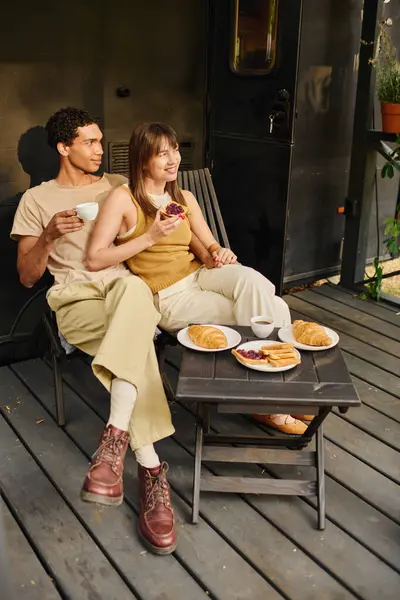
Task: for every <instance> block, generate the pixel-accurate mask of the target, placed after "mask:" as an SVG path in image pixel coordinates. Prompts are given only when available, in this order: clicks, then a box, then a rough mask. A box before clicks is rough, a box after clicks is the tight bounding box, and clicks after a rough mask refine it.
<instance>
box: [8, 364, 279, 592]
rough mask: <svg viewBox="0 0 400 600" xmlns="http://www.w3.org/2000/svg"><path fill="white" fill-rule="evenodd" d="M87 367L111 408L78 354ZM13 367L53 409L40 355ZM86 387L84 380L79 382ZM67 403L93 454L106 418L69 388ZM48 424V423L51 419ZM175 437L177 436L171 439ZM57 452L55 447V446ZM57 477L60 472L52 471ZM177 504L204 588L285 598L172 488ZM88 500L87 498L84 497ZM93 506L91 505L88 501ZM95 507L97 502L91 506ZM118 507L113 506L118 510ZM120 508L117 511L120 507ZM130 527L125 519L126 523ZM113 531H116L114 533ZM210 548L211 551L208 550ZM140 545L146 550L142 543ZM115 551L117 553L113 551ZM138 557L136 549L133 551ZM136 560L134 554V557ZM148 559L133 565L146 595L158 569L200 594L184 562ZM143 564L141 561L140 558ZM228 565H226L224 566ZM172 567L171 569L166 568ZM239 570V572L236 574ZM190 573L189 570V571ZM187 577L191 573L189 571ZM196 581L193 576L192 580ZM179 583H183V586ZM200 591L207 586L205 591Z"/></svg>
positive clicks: (128, 469) (175, 587) (128, 480)
mask: <svg viewBox="0 0 400 600" xmlns="http://www.w3.org/2000/svg"><path fill="white" fill-rule="evenodd" d="M79 365H80V366H81V367H82V369H83V373H84V377H85V378H86V380H87V382H88V386H89V388H90V389H91V396H90V401H91V402H92V403H93V404H94V405H95V408H96V409H97V410H98V411H99V412H100V413H103V415H106V413H107V411H108V395H107V392H105V390H103V388H101V387H100V388H99V390H100V392H101V393H102V394H103V398H104V399H105V401H104V402H103V403H102V402H101V401H100V398H101V396H100V394H99V393H98V391H97V390H96V387H95V386H94V385H93V384H96V383H97V382H96V380H94V377H93V375H92V373H91V370H90V368H89V367H88V366H87V365H85V364H84V363H83V362H81V361H79V360H76V362H75V363H74V362H72V363H71V367H72V368H73V369H77V367H78V366H79ZM15 370H16V371H17V372H18V373H19V374H20V376H21V377H23V379H24V381H25V382H26V383H27V384H28V385H29V387H30V388H31V389H32V391H34V392H35V393H36V394H38V395H39V396H40V398H41V401H42V402H44V404H45V405H46V407H47V408H48V409H49V410H50V411H51V412H52V413H53V414H54V410H53V408H52V406H53V390H52V387H51V372H50V370H49V369H48V368H47V367H46V365H44V364H43V363H42V362H41V361H35V363H34V364H33V362H28V363H22V364H19V365H15ZM81 376H82V375H81V373H80V372H79V375H78V378H79V379H81ZM80 389H81V390H82V386H80ZM65 392H66V398H67V407H68V422H67V426H66V429H67V431H68V433H69V435H70V436H71V437H72V438H73V439H74V441H75V442H77V443H79V446H80V447H81V448H82V449H83V450H84V451H85V452H86V453H87V454H88V455H90V454H91V453H93V451H94V450H95V448H96V444H97V440H98V437H99V435H100V432H101V429H102V427H104V422H103V421H101V420H100V419H99V417H97V416H96V415H95V414H94V413H93V411H92V410H90V409H89V408H88V407H87V406H86V405H85V404H84V403H83V402H82V401H81V400H80V399H79V398H77V397H76V395H75V394H74V393H73V392H71V391H70V390H68V388H67V389H66V390H65ZM49 427H50V425H49ZM51 427H52V429H57V427H56V425H55V424H54V423H51ZM171 443H173V442H171ZM54 452H55V451H54ZM59 452H60V453H61V455H63V454H64V453H65V452H66V449H65V448H63V449H60V450H59ZM182 452H183V451H182V450H181V453H182ZM70 455H71V451H69V452H68V460H70ZM56 459H57V456H56V458H55V465H56V464H57V460H56ZM136 470H137V469H136V461H135V460H134V458H133V455H132V454H131V453H128V455H127V459H126V461H125V470H124V473H125V496H126V497H127V498H128V500H129V502H130V504H132V505H133V506H134V507H135V508H136V510H138V503H137V496H138V489H137V477H136ZM79 475H80V477H78V478H77V480H76V481H75V482H73V483H74V485H73V486H72V487H71V490H70V493H71V494H75V495H76V496H78V494H79V488H80V485H81V483H82V480H83V476H84V472H82V473H80V474H79ZM54 476H55V477H57V474H55V475H54ZM172 500H173V504H174V508H175V514H176V517H177V523H178V532H179V545H178V550H177V554H178V555H179V557H180V560H181V561H183V562H184V563H185V564H188V565H189V567H190V569H191V571H192V572H193V573H196V576H197V577H198V578H199V579H200V580H201V581H203V584H204V588H206V589H207V590H209V591H210V593H212V594H213V595H214V596H216V597H218V598H226V599H227V600H228V599H229V598H231V597H233V595H234V594H237V597H240V598H243V599H248V600H253V599H254V600H263V599H264V598H266V597H268V598H271V600H278V598H281V596H280V594H278V593H277V592H276V591H275V590H274V588H273V587H271V585H270V584H269V583H268V582H267V581H266V580H265V579H263V578H262V577H260V575H259V574H258V573H257V572H256V571H255V570H254V569H253V568H252V567H251V566H250V565H249V564H248V563H247V562H245V561H244V560H243V559H242V558H241V557H240V556H239V555H238V554H237V553H236V552H235V551H234V550H233V549H232V548H231V546H230V545H228V544H227V543H226V542H225V541H224V539H222V538H221V537H219V536H218V534H216V533H215V532H214V530H213V529H212V528H211V527H210V526H209V525H207V523H205V522H202V523H201V524H200V527H196V528H193V527H192V526H190V525H188V520H189V514H190V513H189V508H188V506H187V505H186V504H185V503H184V502H182V500H181V499H180V498H179V496H177V495H176V494H173V498H172ZM79 503H80V501H79V499H78V502H77V503H76V510H79V512H80V514H82V516H85V515H84V513H83V510H84V507H82V508H81V507H80V506H79ZM80 504H84V503H80ZM84 506H90V505H84ZM90 510H91V511H93V508H90ZM114 512H115V511H114ZM117 513H118V511H117ZM116 520H118V515H116V517H115V519H114V520H113V522H112V523H111V524H110V526H111V529H112V530H114V528H115V527H116V523H115V521H116ZM85 521H86V522H88V516H87V515H86V516H85ZM95 525H96V524H95V523H91V522H90V521H89V522H88V526H90V527H95ZM125 529H126V523H125ZM130 529H131V530H132V531H133V534H132V535H131V536H129V537H128V538H127V540H126V541H127V543H130V544H140V542H139V541H138V540H137V535H136V527H132V526H131V525H130ZM113 535H115V533H114V534H113ZM210 548H212V549H213V552H212V553H210ZM140 550H143V548H142V547H140ZM113 556H114V554H113ZM135 557H136V555H135ZM115 558H116V559H117V560H118V564H121V562H122V561H123V560H124V556H123V555H122V556H121V555H118V556H115ZM125 560H127V561H128V562H127V565H126V568H127V569H128V568H129V566H130V569H131V570H132V553H131V554H129V553H128V554H126V555H125ZM135 560H136V558H135ZM145 560H146V562H147V563H149V564H148V567H147V569H146V571H147V574H146V572H144V568H145V565H142V566H140V567H138V568H137V569H135V573H136V577H137V579H138V581H136V582H135V587H136V589H138V590H139V587H138V586H139V585H141V586H142V587H141V588H140V590H139V591H140V592H141V593H142V594H143V597H145V598H146V599H147V598H149V599H150V598H160V597H161V596H160V593H161V590H160V589H159V590H158V591H157V593H156V594H151V589H148V590H147V591H146V592H145V593H143V589H142V588H143V586H144V585H147V586H150V587H151V585H152V579H153V577H152V575H151V574H152V573H154V572H155V570H156V571H157V573H158V577H157V582H158V585H160V586H161V589H164V588H168V590H169V594H170V595H169V596H168V598H171V600H172V598H174V599H175V598H198V597H199V593H197V594H196V590H195V589H194V587H193V589H190V588H188V586H187V585H186V587H185V573H180V572H179V571H178V568H180V565H179V563H178V562H175V568H174V564H173V561H174V559H173V558H172V557H165V558H164V559H163V560H162V562H161V564H160V558H159V557H154V556H152V555H150V554H149V555H147V556H146V557H145ZM138 565H139V563H138ZM224 566H225V567H226V568H225V569H224V568H223V567H224ZM168 571H169V573H168ZM235 573H236V574H238V575H237V576H235ZM186 575H187V574H186ZM187 577H188V575H187ZM192 582H193V586H194V584H195V581H194V580H192ZM179 588H181V589H179ZM201 593H202V596H201V597H203V595H204V597H206V596H205V594H204V592H202V591H201Z"/></svg>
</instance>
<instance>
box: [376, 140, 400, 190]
mask: <svg viewBox="0 0 400 600" xmlns="http://www.w3.org/2000/svg"><path fill="white" fill-rule="evenodd" d="M395 143H396V147H395V148H394V149H393V150H392V151H391V152H390V154H389V159H388V160H387V162H386V163H385V164H384V165H383V167H382V171H381V176H382V177H389V179H393V177H394V171H395V169H396V171H399V172H400V134H399V135H397V137H396V142H395Z"/></svg>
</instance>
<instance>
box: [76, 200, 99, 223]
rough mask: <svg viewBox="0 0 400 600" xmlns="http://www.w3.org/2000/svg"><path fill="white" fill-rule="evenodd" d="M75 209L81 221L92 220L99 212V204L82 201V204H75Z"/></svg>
mask: <svg viewBox="0 0 400 600" xmlns="http://www.w3.org/2000/svg"><path fill="white" fill-rule="evenodd" d="M75 210H76V212H77V213H78V217H79V218H80V219H82V220H83V221H94V220H95V218H96V217H97V214H98V212H99V205H98V204H97V202H84V203H83V204H77V205H76V206H75Z"/></svg>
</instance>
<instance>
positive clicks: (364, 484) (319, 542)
mask: <svg viewBox="0 0 400 600" xmlns="http://www.w3.org/2000/svg"><path fill="white" fill-rule="evenodd" d="M287 301H288V303H289V304H290V306H291V307H292V308H293V309H294V310H296V311H297V312H298V313H301V314H303V315H304V316H306V317H309V318H312V319H314V320H316V321H320V322H323V323H325V324H326V325H328V326H330V327H332V328H334V329H335V330H336V331H338V333H339V335H340V338H341V347H342V350H343V352H344V354H345V358H346V362H347V365H348V367H349V370H350V372H351V374H352V376H353V378H354V382H355V384H356V386H357V389H358V392H359V394H360V397H361V399H362V401H363V405H362V408H360V409H355V410H353V411H352V412H350V413H349V414H347V415H344V416H340V415H339V414H332V415H330V417H329V418H328V420H327V422H326V425H325V436H326V459H325V460H326V474H327V480H326V484H327V528H326V530H325V531H324V532H320V531H317V530H316V528H315V523H316V515H315V502H314V501H313V500H312V501H310V500H308V499H299V498H288V497H268V496H267V497H265V496H258V495H248V496H235V495H223V494H205V493H204V494H202V500H201V517H202V518H201V519H200V522H199V524H198V525H197V526H194V525H191V524H190V523H189V521H190V498H191V483H192V459H193V442H194V416H193V413H192V412H191V410H190V407H183V406H180V405H179V404H177V403H175V404H174V405H173V406H172V410H173V415H174V424H175V427H176V435H175V436H174V437H173V438H170V439H166V440H163V441H162V442H160V443H159V444H158V445H157V450H158V452H159V454H160V456H161V457H162V458H163V459H164V460H166V461H168V463H169V464H170V471H169V481H170V483H171V487H172V490H173V492H172V495H173V502H174V506H175V510H176V515H177V519H178V532H179V544H178V549H177V551H176V552H175V553H174V554H173V555H171V556H168V557H164V558H162V557H155V556H152V555H151V554H149V553H147V552H146V551H145V550H144V548H143V546H142V545H141V543H140V541H139V539H138V537H137V534H136V524H137V514H138V504H137V482H136V476H135V473H136V466H135V461H134V460H133V456H132V455H131V454H130V455H129V457H128V460H127V463H126V472H125V492H126V501H125V503H124V504H123V505H122V506H121V507H120V508H118V509H115V508H114V509H112V508H111V509H108V508H105V507H104V508H102V507H98V506H94V505H90V504H85V503H83V502H81V500H80V498H79V491H80V486H81V484H82V481H83V478H84V475H85V472H86V469H87V466H88V460H89V457H90V455H91V453H92V452H93V451H94V449H95V447H96V444H97V440H98V437H99V434H100V432H101V430H102V427H103V426H104V420H105V419H106V417H107V411H108V399H107V394H106V393H105V392H104V391H103V389H102V388H101V386H100V385H99V384H98V383H97V382H96V381H95V379H94V377H93V376H92V374H91V371H90V367H89V365H88V364H87V363H86V362H85V361H84V360H83V359H82V358H75V359H71V360H70V361H68V363H67V366H66V368H65V382H66V386H65V393H66V400H67V409H68V413H67V420H68V423H67V426H66V428H65V430H61V429H59V428H58V427H57V425H56V423H55V420H54V419H55V406H54V392H53V383H52V372H51V369H50V367H49V366H48V364H47V363H46V362H45V361H43V360H35V361H29V362H25V363H20V364H16V365H13V366H11V367H3V368H1V369H0V390H1V396H0V404H1V413H2V416H0V456H1V459H0V487H1V492H2V496H3V498H4V500H5V511H4V512H5V515H4V516H5V522H6V531H7V534H8V546H9V555H10V563H11V574H12V576H13V578H14V583H15V588H16V598H17V599H18V600H25V599H28V600H55V599H59V598H63V599H66V598H68V599H71V600H103V599H104V600H128V599H133V598H138V599H144V600H181V599H182V600H197V599H200V598H215V599H221V600H222V599H226V600H236V599H238V600H239V599H240V600H243V599H249V600H275V599H279V598H284V599H287V600H289V599H290V600H344V599H351V598H357V599H362V600H377V599H378V598H379V600H395V599H397V598H399V596H400V526H399V525H400V486H399V484H400V455H399V450H400V360H399V357H400V315H399V314H396V310H395V309H394V308H391V307H390V306H388V305H385V306H383V305H382V306H381V305H377V304H373V303H369V302H363V301H361V300H358V299H356V298H354V297H353V296H352V295H350V294H349V293H347V292H344V291H341V290H339V289H338V288H336V287H335V286H331V285H327V286H324V287H322V288H318V289H313V290H307V291H304V292H301V293H298V294H295V295H291V296H288V297H287ZM171 360H172V362H175V363H176V362H178V361H179V350H174V352H173V355H171ZM169 375H170V377H171V378H172V379H175V380H176V371H175V370H174V369H172V368H171V369H170V372H169ZM215 425H216V426H217V427H218V428H219V430H220V431H233V430H235V431H244V430H246V431H247V432H249V433H251V430H254V429H255V428H256V427H257V425H256V424H255V423H253V422H251V420H249V419H246V418H244V417H230V416H229V415H223V416H220V417H219V418H217V419H216V421H215ZM212 468H213V469H217V468H216V467H215V465H213V467H212ZM224 469H226V466H225V467H224ZM306 469H307V467H304V470H306ZM290 470H292V471H293V470H295V471H297V473H296V472H294V473H291V476H292V477H295V476H296V475H298V473H299V470H298V469H293V468H291V467H280V468H278V467H274V468H270V467H268V466H265V467H264V468H263V469H261V468H260V467H257V466H256V465H253V466H251V465H246V466H241V467H240V466H236V467H235V466H234V465H232V467H231V468H230V472H232V473H234V474H236V475H238V474H240V473H242V474H243V473H244V471H246V472H247V473H249V472H254V473H255V474H258V475H259V476H263V477H274V476H275V477H279V476H280V475H282V474H283V472H285V474H288V472H289V471H290ZM216 472H219V471H218V470H217V471H216Z"/></svg>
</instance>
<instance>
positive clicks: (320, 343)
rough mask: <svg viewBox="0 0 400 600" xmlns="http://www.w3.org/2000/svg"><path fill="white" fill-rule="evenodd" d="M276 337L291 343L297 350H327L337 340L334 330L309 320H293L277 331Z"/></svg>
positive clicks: (334, 344)
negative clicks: (290, 323)
mask: <svg viewBox="0 0 400 600" xmlns="http://www.w3.org/2000/svg"><path fill="white" fill-rule="evenodd" d="M278 337H279V339H280V340H282V342H286V343H289V344H293V346H294V347H295V348H298V349H299V350H311V351H312V352H317V351H319V350H329V348H333V347H334V346H336V344H337V343H338V341H339V336H338V334H337V333H336V331H333V329H329V327H323V326H322V325H318V323H313V322H310V321H301V320H298V321H293V323H292V325H289V326H288V327H282V328H281V329H280V330H279V331H278Z"/></svg>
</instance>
